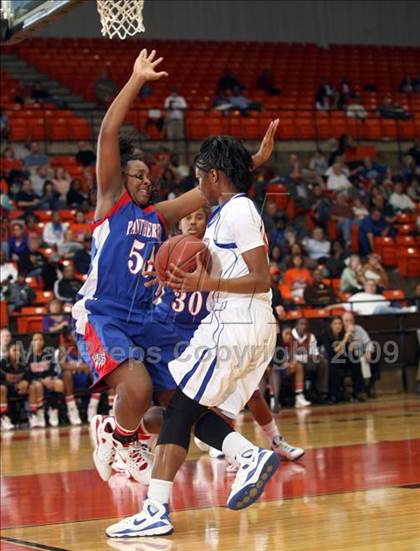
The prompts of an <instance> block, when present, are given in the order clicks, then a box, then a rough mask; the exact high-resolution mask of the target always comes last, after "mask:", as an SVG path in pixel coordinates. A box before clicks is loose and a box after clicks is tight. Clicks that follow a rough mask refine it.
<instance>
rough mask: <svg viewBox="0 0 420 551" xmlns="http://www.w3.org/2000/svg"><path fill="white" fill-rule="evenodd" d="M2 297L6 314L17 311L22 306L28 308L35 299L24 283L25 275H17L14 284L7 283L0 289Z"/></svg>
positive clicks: (32, 291) (31, 290)
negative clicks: (5, 306)
mask: <svg viewBox="0 0 420 551" xmlns="http://www.w3.org/2000/svg"><path fill="white" fill-rule="evenodd" d="M2 296H3V297H4V300H7V309H8V313H9V314H11V313H12V312H14V311H15V310H19V309H20V308H22V306H30V305H31V304H32V302H33V300H34V298H35V292H34V290H33V289H31V287H29V285H28V284H27V283H26V281H25V274H18V277H17V280H16V282H15V283H12V282H10V281H9V282H8V283H6V285H4V286H3V288H2Z"/></svg>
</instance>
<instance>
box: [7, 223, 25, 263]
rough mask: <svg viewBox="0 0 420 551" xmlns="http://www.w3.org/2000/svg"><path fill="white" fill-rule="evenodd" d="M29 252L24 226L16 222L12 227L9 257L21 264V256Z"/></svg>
mask: <svg viewBox="0 0 420 551" xmlns="http://www.w3.org/2000/svg"><path fill="white" fill-rule="evenodd" d="M27 252H28V236H27V235H26V233H25V230H24V226H23V224H19V223H18V222H16V223H15V224H13V226H12V237H11V238H10V239H9V256H10V259H11V260H13V261H14V262H19V258H20V255H21V254H23V253H27Z"/></svg>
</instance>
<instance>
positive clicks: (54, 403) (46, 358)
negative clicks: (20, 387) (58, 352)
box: [28, 333, 64, 428]
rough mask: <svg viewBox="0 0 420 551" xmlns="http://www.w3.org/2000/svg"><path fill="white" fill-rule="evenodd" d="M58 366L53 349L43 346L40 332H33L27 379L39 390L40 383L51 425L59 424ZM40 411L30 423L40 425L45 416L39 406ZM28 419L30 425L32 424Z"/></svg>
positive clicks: (60, 387)
mask: <svg viewBox="0 0 420 551" xmlns="http://www.w3.org/2000/svg"><path fill="white" fill-rule="evenodd" d="M58 371H59V367H58V365H57V362H56V360H55V358H54V351H52V350H51V348H46V347H45V340H44V337H43V335H42V334H41V333H34V335H33V337H32V341H31V348H30V353H29V357H28V379H29V381H30V387H33V388H34V387H35V388H37V390H38V392H39V385H41V399H40V402H39V403H40V405H41V404H42V399H43V398H44V396H45V398H46V400H47V402H48V406H49V407H48V421H49V424H50V426H51V427H57V426H58V424H59V418H58V407H59V404H60V402H61V401H62V398H63V392H64V384H63V381H62V380H61V379H59V377H58ZM39 409H40V410H41V413H40V414H38V415H37V418H36V419H32V423H33V422H36V423H38V422H39V421H41V423H40V424H36V425H35V426H40V425H41V426H42V420H43V421H44V426H45V418H44V411H43V407H42V405H41V407H40V408H39ZM32 423H31V419H30V426H31V428H32V426H33V424H32Z"/></svg>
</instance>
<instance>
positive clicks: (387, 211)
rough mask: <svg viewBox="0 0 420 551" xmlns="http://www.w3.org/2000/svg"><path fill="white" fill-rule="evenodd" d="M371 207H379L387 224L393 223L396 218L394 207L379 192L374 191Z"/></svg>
mask: <svg viewBox="0 0 420 551" xmlns="http://www.w3.org/2000/svg"><path fill="white" fill-rule="evenodd" d="M372 191H373V190H372ZM372 208H377V209H379V210H380V211H381V213H382V214H383V216H384V217H385V221H386V222H387V223H388V224H393V223H394V222H395V221H396V219H397V216H396V213H395V210H394V207H393V206H392V205H391V204H390V203H389V202H388V201H386V200H385V197H384V196H383V195H382V193H381V192H379V193H375V195H374V196H373V198H372Z"/></svg>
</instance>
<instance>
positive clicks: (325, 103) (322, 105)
mask: <svg viewBox="0 0 420 551" xmlns="http://www.w3.org/2000/svg"><path fill="white" fill-rule="evenodd" d="M315 109H316V110H317V111H321V112H325V113H326V112H328V111H331V109H332V108H331V102H330V99H329V98H328V96H323V97H322V98H318V99H317V100H316V101H315Z"/></svg>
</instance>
